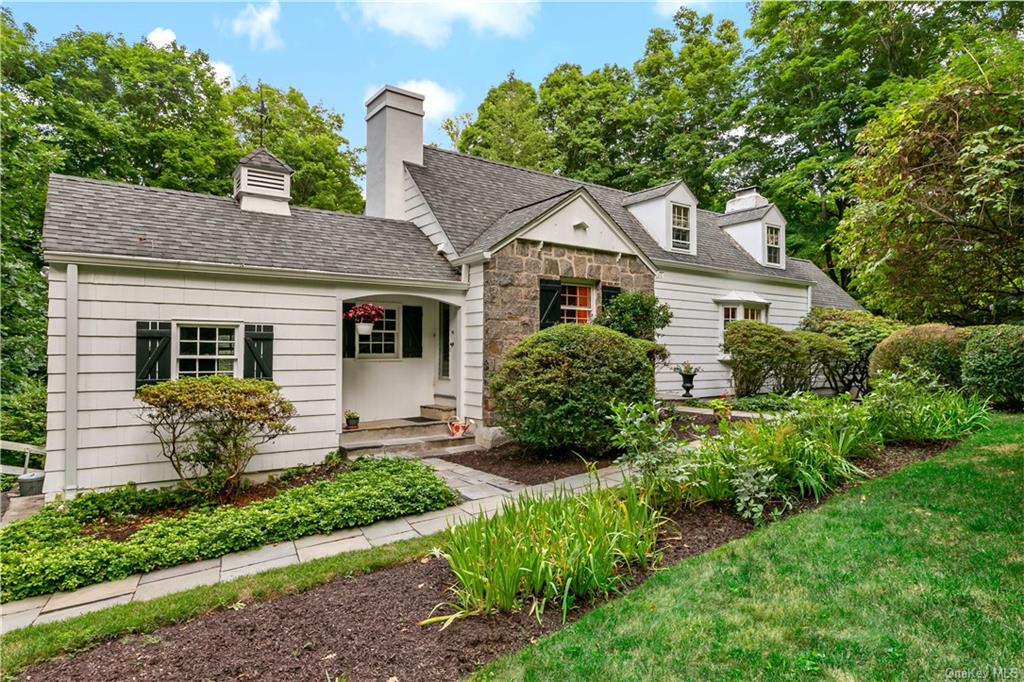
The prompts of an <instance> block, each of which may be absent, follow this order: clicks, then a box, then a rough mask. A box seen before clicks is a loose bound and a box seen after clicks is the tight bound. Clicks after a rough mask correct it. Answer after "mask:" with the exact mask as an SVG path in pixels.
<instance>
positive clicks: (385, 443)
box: [341, 435, 476, 458]
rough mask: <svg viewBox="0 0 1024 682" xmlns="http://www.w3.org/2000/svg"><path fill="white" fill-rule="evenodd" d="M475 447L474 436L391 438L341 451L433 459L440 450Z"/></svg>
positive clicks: (345, 448) (362, 455)
mask: <svg viewBox="0 0 1024 682" xmlns="http://www.w3.org/2000/svg"><path fill="white" fill-rule="evenodd" d="M465 446H472V448H475V447H476V446H475V445H474V438H473V436H472V435H469V436H459V437H458V438H452V437H451V436H448V435H443V436H424V437H422V438H391V439H388V440H381V441H377V442H368V443H354V444H347V445H346V444H343V445H342V446H341V451H342V452H344V453H345V454H346V455H347V456H348V457H350V458H355V457H365V456H367V455H394V456H397V457H413V458H420V457H431V456H434V455H436V454H437V452H438V451H439V450H448V449H450V448H462V447H465Z"/></svg>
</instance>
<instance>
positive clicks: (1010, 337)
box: [963, 324, 1024, 407]
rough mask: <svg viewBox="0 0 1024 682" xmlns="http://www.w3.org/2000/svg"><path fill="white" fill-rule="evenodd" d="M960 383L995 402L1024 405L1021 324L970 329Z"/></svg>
mask: <svg viewBox="0 0 1024 682" xmlns="http://www.w3.org/2000/svg"><path fill="white" fill-rule="evenodd" d="M963 382H964V386H965V387H966V388H968V389H969V390H971V391H974V392H976V393H979V394H981V395H983V396H987V397H989V398H990V399H991V400H992V402H994V403H995V404H997V405H1002V406H1007V407H1018V406H1020V405H1022V404H1024V326H1016V325H1009V324H1004V325H999V326H997V327H983V328H979V329H975V330H973V331H972V333H971V336H970V338H969V339H968V340H967V345H966V348H965V349H964V357H963Z"/></svg>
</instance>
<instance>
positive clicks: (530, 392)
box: [489, 324, 666, 456]
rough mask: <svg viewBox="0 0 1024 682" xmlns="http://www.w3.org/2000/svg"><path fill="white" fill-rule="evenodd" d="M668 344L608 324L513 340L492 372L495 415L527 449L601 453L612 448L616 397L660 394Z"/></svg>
mask: <svg viewBox="0 0 1024 682" xmlns="http://www.w3.org/2000/svg"><path fill="white" fill-rule="evenodd" d="M665 356H666V351H665V349H664V348H663V347H662V346H659V345H658V344H655V343H652V342H650V341H645V340H642V339H634V338H631V337H629V336H626V335H625V334H622V333H620V332H617V331H613V330H611V329H607V328H605V327H601V326H598V325H588V324H560V325H556V326H554V327H550V328H548V329H545V330H542V331H540V332H537V333H536V334H532V335H530V336H528V337H526V338H525V339H523V340H522V341H520V342H519V343H518V344H516V345H515V346H513V347H512V349H511V350H509V351H508V353H506V354H505V357H504V358H503V359H502V363H501V367H499V369H498V371H497V372H495V373H494V374H493V375H491V376H490V378H489V379H490V386H489V388H490V392H491V396H492V397H493V399H494V406H495V411H496V415H495V417H496V419H495V421H496V422H497V424H498V425H499V426H502V427H503V428H504V429H505V430H506V431H507V432H508V433H509V434H510V435H511V436H512V437H513V438H515V439H516V440H518V441H519V442H520V443H521V444H522V445H524V446H526V447H528V448H534V449H539V450H545V451H558V452H560V453H561V452H564V454H565V455H566V456H573V453H585V454H600V453H604V452H606V451H608V450H609V449H611V447H612V436H613V435H614V433H615V430H614V426H613V424H612V422H611V420H610V418H609V417H610V415H611V404H612V403H613V402H616V401H618V402H625V403H638V402H650V401H651V400H653V399H654V366H653V361H656V360H659V359H664V357H665Z"/></svg>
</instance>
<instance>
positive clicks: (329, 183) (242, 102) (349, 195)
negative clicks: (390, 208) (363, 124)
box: [228, 83, 365, 213]
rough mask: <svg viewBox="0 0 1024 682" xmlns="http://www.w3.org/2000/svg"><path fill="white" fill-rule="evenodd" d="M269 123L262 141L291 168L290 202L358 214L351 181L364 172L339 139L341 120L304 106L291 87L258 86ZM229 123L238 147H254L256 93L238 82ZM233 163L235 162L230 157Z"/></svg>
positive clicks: (320, 107) (323, 109) (256, 141)
mask: <svg viewBox="0 0 1024 682" xmlns="http://www.w3.org/2000/svg"><path fill="white" fill-rule="evenodd" d="M263 98H264V100H265V101H266V104H267V110H268V112H269V119H268V121H267V125H266V131H265V133H264V138H263V139H264V142H265V144H266V146H267V148H268V149H270V151H272V152H273V153H274V154H276V155H277V156H278V157H280V158H281V159H282V160H283V161H284V162H285V163H287V164H288V165H289V166H291V167H292V168H293V169H294V170H295V173H294V174H293V175H292V203H293V204H296V205H299V206H310V207H312V208H323V209H327V210H331V211H344V212H346V213H362V211H363V204H364V201H363V196H362V194H361V193H360V191H359V186H358V185H356V183H355V181H354V180H353V177H354V176H361V175H363V173H364V172H365V170H364V168H363V166H362V164H361V163H360V162H359V156H358V153H357V152H358V150H356V149H353V148H352V147H350V146H349V141H348V139H347V138H346V137H344V135H342V128H343V127H344V123H345V120H344V118H343V117H342V115H341V114H339V113H337V112H335V111H333V110H331V109H328V108H327V107H325V106H324V105H322V104H310V103H309V102H308V101H307V100H306V98H305V96H303V94H302V93H301V92H299V91H298V90H296V89H295V88H288V90H287V91H282V90H278V89H276V88H272V87H269V86H266V85H264V86H263ZM228 100H229V102H230V108H231V123H232V127H233V128H234V130H235V131H236V132H237V135H238V137H239V139H240V140H241V144H242V149H245V150H248V149H252V148H254V147H256V146H257V145H258V144H259V141H260V136H259V130H260V126H259V112H258V107H259V101H260V90H259V88H253V87H251V86H249V85H247V84H244V83H243V84H241V85H239V86H238V87H236V88H235V89H234V90H232V91H231V92H230V94H229V95H228ZM235 160H236V161H237V159H235Z"/></svg>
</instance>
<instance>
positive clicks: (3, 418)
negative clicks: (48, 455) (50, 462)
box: [0, 379, 46, 469]
mask: <svg viewBox="0 0 1024 682" xmlns="http://www.w3.org/2000/svg"><path fill="white" fill-rule="evenodd" d="M0 437H2V438H3V440H10V441H14V442H15V443H26V444H28V445H38V446H40V447H42V446H45V445H46V379H22V380H21V381H19V382H17V383H13V382H12V383H11V384H5V385H4V386H3V390H2V391H0ZM2 461H3V463H4V464H10V465H13V466H19V467H20V466H21V465H22V464H23V463H24V461H25V455H24V454H22V453H21V452H14V451H13V450H5V451H4V452H3V457H2ZM44 465H45V457H44V456H43V455H32V456H31V457H30V458H29V466H30V467H32V468H34V469H42V468H43V466H44Z"/></svg>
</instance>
